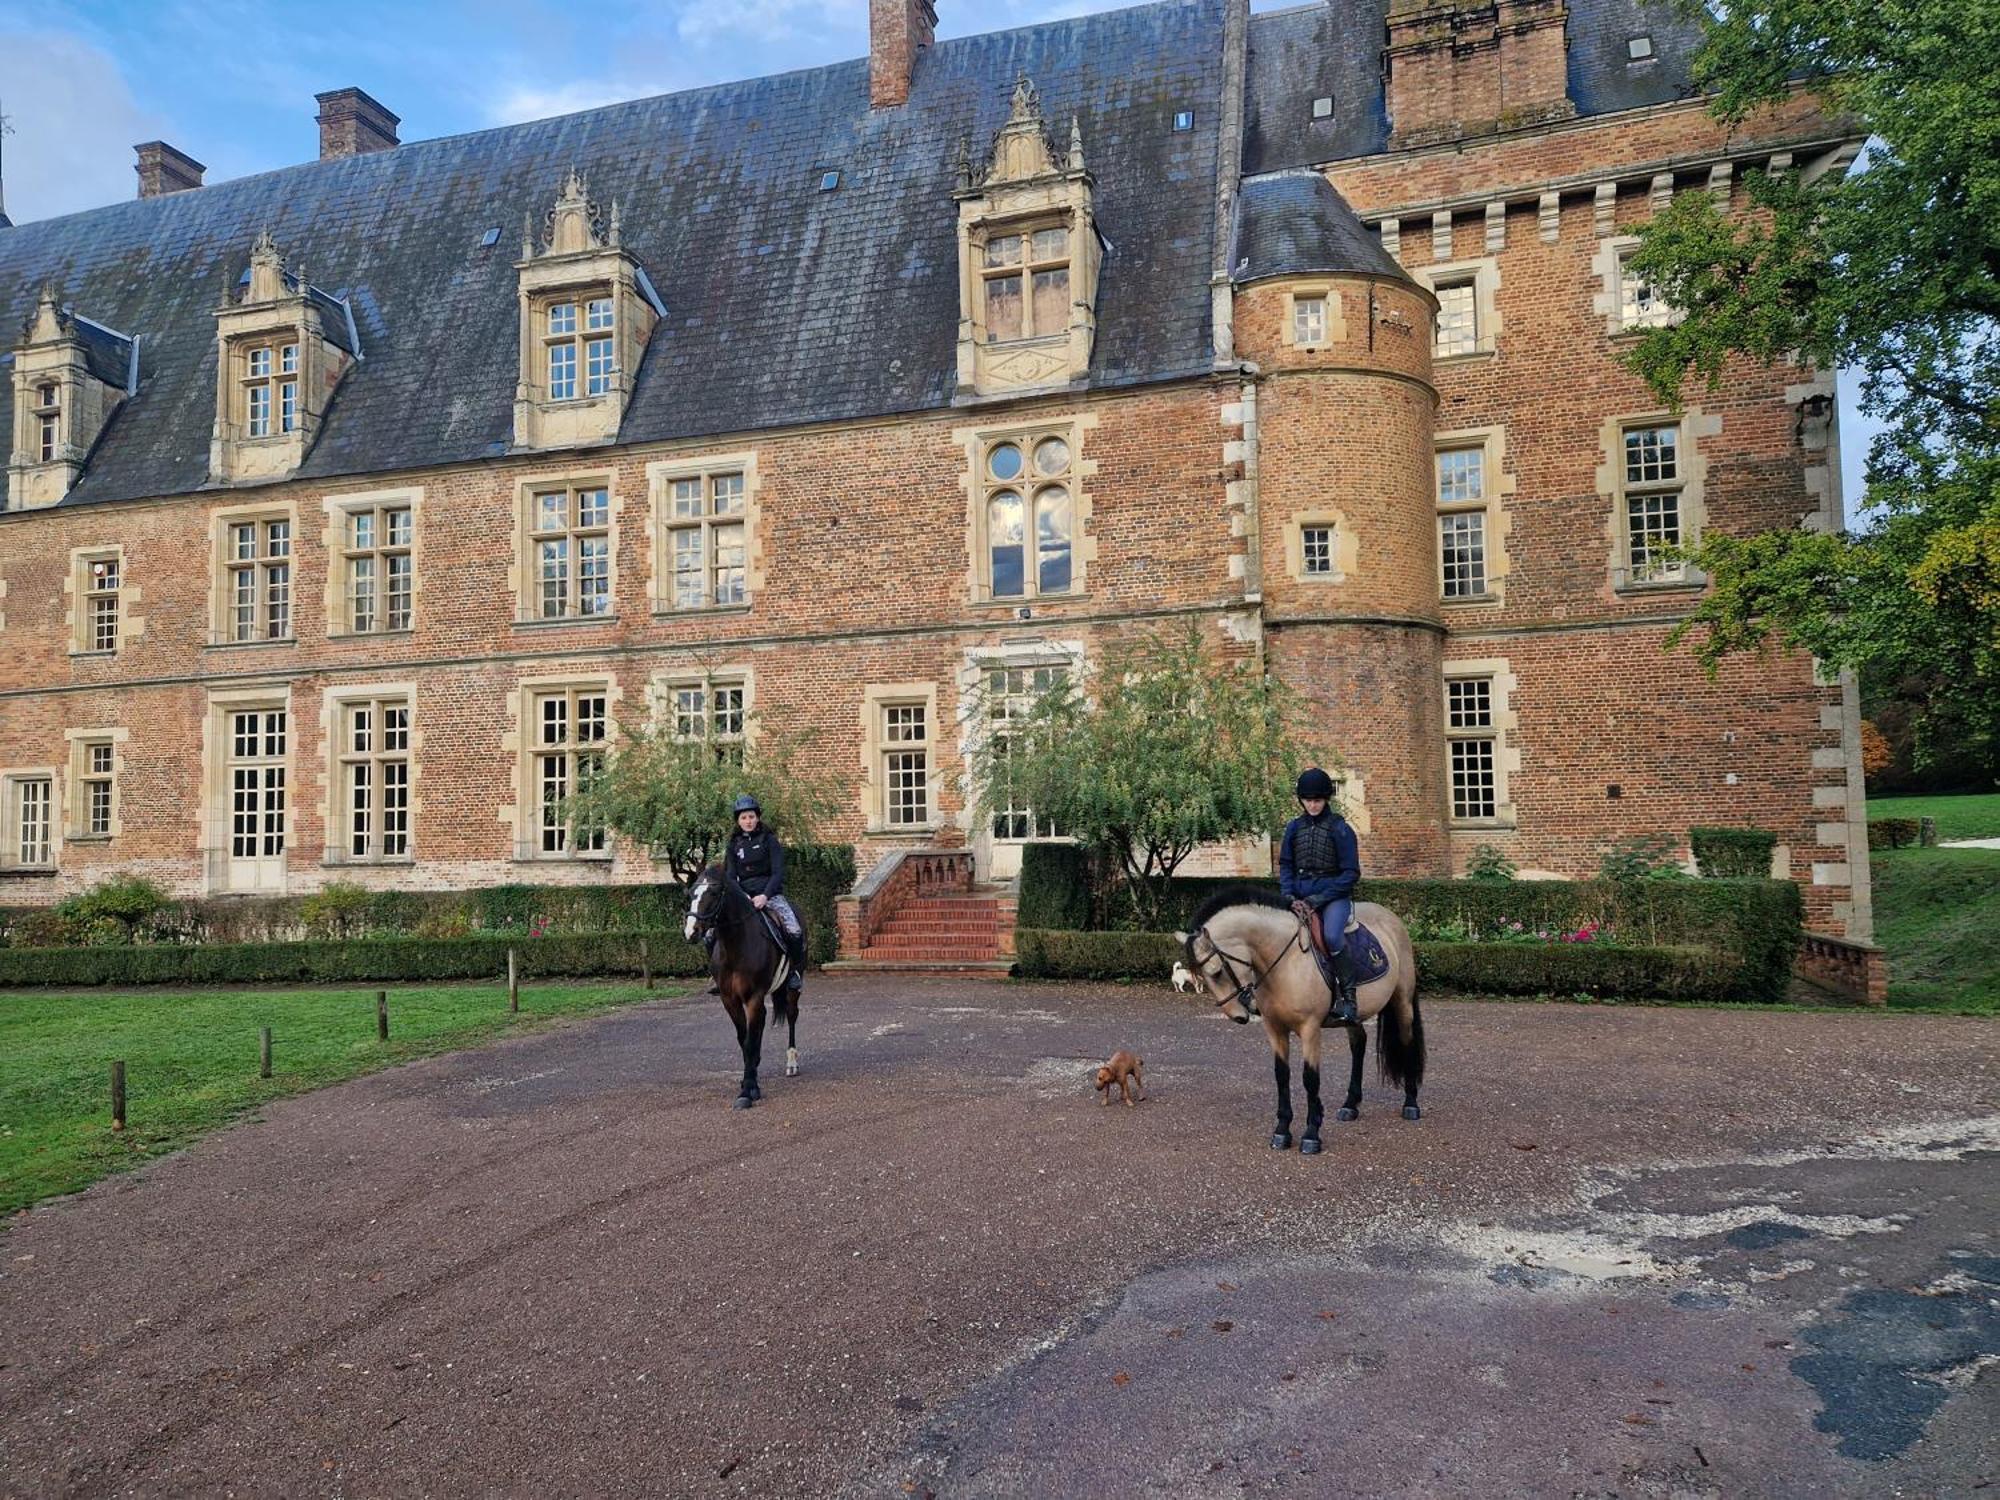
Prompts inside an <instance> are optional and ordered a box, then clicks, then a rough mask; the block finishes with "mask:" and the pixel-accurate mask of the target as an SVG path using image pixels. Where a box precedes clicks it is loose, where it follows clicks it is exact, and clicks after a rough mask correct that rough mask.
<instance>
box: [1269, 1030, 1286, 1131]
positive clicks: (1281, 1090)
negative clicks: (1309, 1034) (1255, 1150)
mask: <svg viewBox="0 0 2000 1500" xmlns="http://www.w3.org/2000/svg"><path fill="white" fill-rule="evenodd" d="M1266 1029H1267V1030H1270V1032H1271V1074H1272V1077H1274V1078H1275V1079H1276V1080H1277V1083H1278V1124H1277V1127H1276V1128H1275V1129H1274V1130H1272V1132H1271V1149H1272V1150H1273V1151H1289V1150H1291V1149H1292V1057H1291V1038H1290V1037H1289V1036H1287V1035H1286V1034H1285V1033H1283V1032H1280V1031H1277V1030H1275V1029H1272V1028H1270V1027H1268V1026H1267V1027H1266Z"/></svg>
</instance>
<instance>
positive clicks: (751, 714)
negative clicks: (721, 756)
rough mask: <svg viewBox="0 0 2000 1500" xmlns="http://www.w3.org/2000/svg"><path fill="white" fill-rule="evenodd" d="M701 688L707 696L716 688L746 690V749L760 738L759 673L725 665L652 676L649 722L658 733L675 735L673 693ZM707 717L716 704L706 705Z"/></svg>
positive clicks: (671, 669) (648, 689) (667, 670)
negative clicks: (680, 689) (677, 690)
mask: <svg viewBox="0 0 2000 1500" xmlns="http://www.w3.org/2000/svg"><path fill="white" fill-rule="evenodd" d="M689 687H698V688H701V689H703V690H704V691H705V692H706V691H708V690H711V689H713V688H717V687H734V688H741V689H742V690H743V738H742V743H743V744H744V745H751V744H754V743H755V742H756V741H757V739H758V737H759V735H758V726H757V672H756V669H755V668H753V667H750V666H748V665H738V664H736V663H724V664H722V665H719V666H713V667H710V666H699V667H685V668H677V667H663V668H661V669H660V670H659V671H657V672H655V673H653V675H652V677H651V678H649V679H648V680H647V683H646V700H647V707H646V712H647V718H648V721H649V722H650V723H651V724H652V726H653V730H654V732H655V733H659V734H672V733H673V731H674V692H675V690H676V689H679V688H689ZM703 711H704V713H706V714H710V715H712V714H713V713H714V704H713V702H712V701H706V702H705V704H704V710H703ZM710 722H711V724H712V722H713V720H712V719H711V720H710Z"/></svg>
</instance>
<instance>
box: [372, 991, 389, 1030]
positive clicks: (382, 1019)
mask: <svg viewBox="0 0 2000 1500" xmlns="http://www.w3.org/2000/svg"><path fill="white" fill-rule="evenodd" d="M375 1040H376V1041H378V1042H386V1041H388V1040H389V992H388V991H387V990H377V991H376V992H375Z"/></svg>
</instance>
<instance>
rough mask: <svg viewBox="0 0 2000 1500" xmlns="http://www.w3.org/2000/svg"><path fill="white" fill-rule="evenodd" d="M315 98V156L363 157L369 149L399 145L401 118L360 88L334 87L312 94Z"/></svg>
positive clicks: (324, 159) (327, 157) (390, 149)
mask: <svg viewBox="0 0 2000 1500" xmlns="http://www.w3.org/2000/svg"><path fill="white" fill-rule="evenodd" d="M313 97H314V98H315V99H317V100H318V101H319V159H320V160H321V161H331V160H333V159H334V158H335V157H337V156H365V155H367V154H368V153H369V152H370V151H393V150H394V149H395V148H396V147H397V146H398V145H399V144H401V143H400V142H399V141H398V140H397V139H396V127H397V126H398V125H400V124H402V123H403V122H402V120H401V118H399V117H398V116H396V115H392V114H390V113H389V111H388V110H387V109H386V108H384V107H383V105H382V103H381V101H379V100H377V99H371V98H370V97H369V96H368V95H367V94H365V93H363V92H362V91H361V90H360V89H335V90H334V91H333V92H332V93H330V94H315V95H313Z"/></svg>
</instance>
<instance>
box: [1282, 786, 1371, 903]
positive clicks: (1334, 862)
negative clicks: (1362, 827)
mask: <svg viewBox="0 0 2000 1500" xmlns="http://www.w3.org/2000/svg"><path fill="white" fill-rule="evenodd" d="M1360 880H1361V848H1360V845H1358V844H1357V843H1356V842H1355V839H1354V830H1353V829H1352V828H1349V827H1348V826H1347V819H1345V818H1343V817H1342V816H1341V815H1340V814H1339V813H1337V812H1335V811H1334V810H1333V809H1332V808H1330V807H1329V808H1328V809H1327V810H1326V811H1325V812H1323V813H1321V814H1320V815H1319V816H1318V817H1317V818H1308V817H1304V816H1300V817H1296V818H1294V819H1292V821H1291V822H1289V823H1287V824H1286V825H1285V839H1284V842H1283V843H1282V844H1280V845H1279V846H1278V889H1279V891H1280V892H1281V893H1282V894H1283V895H1284V898H1285V899H1286V900H1287V901H1307V902H1310V903H1311V904H1312V906H1313V907H1314V909H1315V910H1317V909H1318V908H1320V907H1322V906H1325V905H1326V904H1327V902H1329V901H1340V900H1343V899H1345V898H1348V897H1351V896H1352V895H1353V894H1354V887H1355V886H1356V885H1357V884H1358V883H1359V882H1360Z"/></svg>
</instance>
